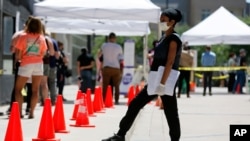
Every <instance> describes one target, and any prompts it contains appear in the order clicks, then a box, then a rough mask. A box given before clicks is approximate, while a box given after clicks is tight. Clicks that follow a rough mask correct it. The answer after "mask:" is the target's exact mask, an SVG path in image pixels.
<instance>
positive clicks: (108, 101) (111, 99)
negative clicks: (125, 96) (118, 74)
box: [105, 85, 114, 108]
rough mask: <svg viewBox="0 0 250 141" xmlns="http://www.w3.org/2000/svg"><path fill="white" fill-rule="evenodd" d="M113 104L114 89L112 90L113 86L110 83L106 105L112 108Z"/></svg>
mask: <svg viewBox="0 0 250 141" xmlns="http://www.w3.org/2000/svg"><path fill="white" fill-rule="evenodd" d="M113 106H114V103H113V96H112V90H111V86H110V85H109V86H108V88H107V92H106V98H105V107H107V108H111V107H113Z"/></svg>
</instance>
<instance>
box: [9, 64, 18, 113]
mask: <svg viewBox="0 0 250 141" xmlns="http://www.w3.org/2000/svg"><path fill="white" fill-rule="evenodd" d="M19 66H20V62H17V63H16V64H15V67H16V68H15V70H14V86H13V89H12V93H11V99H10V108H9V111H11V107H12V103H13V102H15V85H16V79H17V76H18V70H19Z"/></svg>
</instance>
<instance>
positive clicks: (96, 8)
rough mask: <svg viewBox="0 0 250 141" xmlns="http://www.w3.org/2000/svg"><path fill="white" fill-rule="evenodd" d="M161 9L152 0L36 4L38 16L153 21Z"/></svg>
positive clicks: (64, 0)
mask: <svg viewBox="0 0 250 141" xmlns="http://www.w3.org/2000/svg"><path fill="white" fill-rule="evenodd" d="M160 11H161V9H160V7H158V6H156V5H155V4H153V3H152V2H151V1H150V0H45V1H43V2H39V3H36V4H35V5H34V15H36V16H51V17H68V18H78V19H110V20H140V21H148V22H153V23H157V22H158V21H159V17H160Z"/></svg>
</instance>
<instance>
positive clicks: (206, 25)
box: [181, 7, 250, 46]
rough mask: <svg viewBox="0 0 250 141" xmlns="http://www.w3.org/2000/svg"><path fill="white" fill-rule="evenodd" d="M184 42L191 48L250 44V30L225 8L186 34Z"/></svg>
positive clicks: (183, 36)
mask: <svg viewBox="0 0 250 141" xmlns="http://www.w3.org/2000/svg"><path fill="white" fill-rule="evenodd" d="M181 38H182V40H183V42H188V45H190V46H197V45H214V44H242V45H243V44H250V40H249V39H250V28H249V26H248V25H247V24H245V23H243V22H242V21H241V20H239V19H238V18H237V17H235V16H234V15H233V14H231V13H230V12H229V11H228V10H227V9H225V8H224V7H220V8H219V9H218V10H216V11H215V12H214V13H212V14H211V15H210V16H209V17H207V18H206V19H205V20H203V21H202V22H200V23H199V24H197V25H196V26H194V27H193V28H191V29H190V30H188V31H186V32H184V33H183V34H182V36H181Z"/></svg>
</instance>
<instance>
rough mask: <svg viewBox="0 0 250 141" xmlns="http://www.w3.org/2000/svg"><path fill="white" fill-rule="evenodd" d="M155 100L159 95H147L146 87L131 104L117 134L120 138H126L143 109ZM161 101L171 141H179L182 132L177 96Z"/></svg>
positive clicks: (162, 97)
mask: <svg viewBox="0 0 250 141" xmlns="http://www.w3.org/2000/svg"><path fill="white" fill-rule="evenodd" d="M155 98H157V95H150V96H149V95H148V93H147V86H145V87H144V88H143V89H142V90H141V91H140V92H139V94H138V95H137V96H136V97H135V98H134V99H133V100H132V101H131V103H130V104H129V106H128V110H127V113H126V114H125V116H124V117H123V118H122V120H121V121H120V129H119V131H118V133H117V134H118V135H119V136H125V135H126V133H127V131H128V130H129V129H130V127H131V126H132V124H133V122H134V120H135V118H136V116H137V114H138V113H139V111H140V110H141V108H143V107H144V106H145V105H146V104H147V103H148V102H150V101H151V100H153V99H155ZM161 99H162V103H163V106H164V113H165V116H166V119H167V122H168V126H169V134H170V138H171V141H179V138H180V134H181V131H180V121H179V116H178V108H177V100H176V96H175V95H174V96H168V95H164V96H161ZM155 120H158V119H155ZM155 132H157V131H155Z"/></svg>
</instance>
